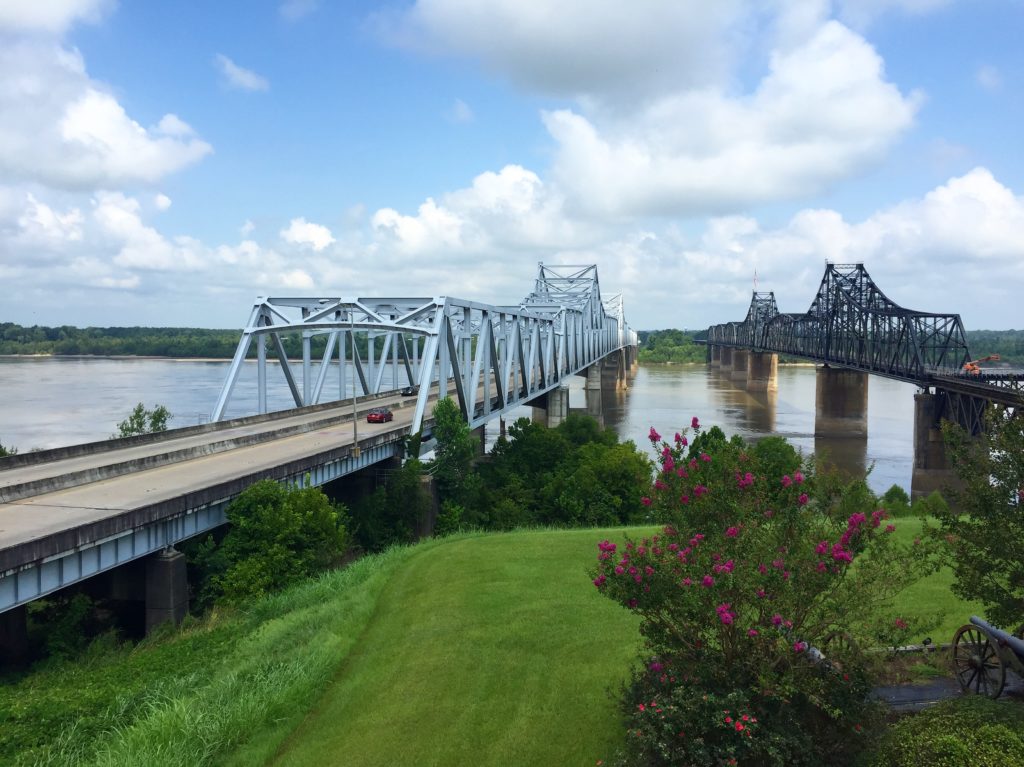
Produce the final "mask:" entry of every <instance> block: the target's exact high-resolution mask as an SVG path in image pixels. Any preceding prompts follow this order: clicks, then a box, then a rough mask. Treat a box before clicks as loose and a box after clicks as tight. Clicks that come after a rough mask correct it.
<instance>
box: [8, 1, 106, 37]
mask: <svg viewBox="0 0 1024 767" xmlns="http://www.w3.org/2000/svg"><path fill="white" fill-rule="evenodd" d="M115 4H116V3H115V0H4V1H3V2H0V30H3V29H9V30H14V31H18V32H27V31H43V32H51V33H58V34H59V33H61V32H63V31H64V30H66V29H67V28H68V27H70V26H71V25H72V24H73V23H74V22H76V21H86V22H96V21H99V19H100V18H101V17H102V16H103V14H104V13H106V12H107V11H108V10H109V9H110V8H112V7H113V6H114V5H115Z"/></svg>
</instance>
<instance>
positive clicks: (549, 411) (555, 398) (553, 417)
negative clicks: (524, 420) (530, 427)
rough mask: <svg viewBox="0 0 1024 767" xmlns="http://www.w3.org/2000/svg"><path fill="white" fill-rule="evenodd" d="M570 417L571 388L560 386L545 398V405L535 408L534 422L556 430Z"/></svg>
mask: <svg viewBox="0 0 1024 767" xmlns="http://www.w3.org/2000/svg"><path fill="white" fill-rule="evenodd" d="M568 415H569V387H567V386H559V387H558V388H557V389H552V390H551V391H549V392H548V393H547V394H546V395H545V396H544V405H543V406H541V407H537V406H534V408H533V416H532V417H533V421H534V422H535V423H542V424H544V425H545V426H547V427H548V428H554V427H555V426H558V424H560V423H561V422H562V421H564V420H565V419H566V418H567V417H568Z"/></svg>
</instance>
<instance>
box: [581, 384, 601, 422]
mask: <svg viewBox="0 0 1024 767" xmlns="http://www.w3.org/2000/svg"><path fill="white" fill-rule="evenodd" d="M585 394H586V397H587V415H589V416H590V417H591V418H593V419H594V420H595V421H597V422H598V423H599V424H601V426H604V396H603V395H602V393H601V392H600V391H587V392H585Z"/></svg>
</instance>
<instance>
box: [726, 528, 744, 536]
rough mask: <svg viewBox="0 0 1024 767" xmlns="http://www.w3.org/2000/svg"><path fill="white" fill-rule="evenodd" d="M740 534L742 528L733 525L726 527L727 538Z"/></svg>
mask: <svg viewBox="0 0 1024 767" xmlns="http://www.w3.org/2000/svg"><path fill="white" fill-rule="evenodd" d="M739 534H740V529H739V528H738V527H735V526H733V527H727V528H726V529H725V537H726V538H735V537H736V536H737V535H739Z"/></svg>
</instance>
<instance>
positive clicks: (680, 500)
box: [679, 493, 690, 506]
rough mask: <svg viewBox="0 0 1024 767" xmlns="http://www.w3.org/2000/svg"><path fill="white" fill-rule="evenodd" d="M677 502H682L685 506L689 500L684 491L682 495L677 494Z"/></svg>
mask: <svg viewBox="0 0 1024 767" xmlns="http://www.w3.org/2000/svg"><path fill="white" fill-rule="evenodd" d="M679 502H680V503H681V504H683V506H685V505H686V504H688V503H689V502H690V496H688V495H686V494H685V493H684V494H683V495H681V496H679Z"/></svg>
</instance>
